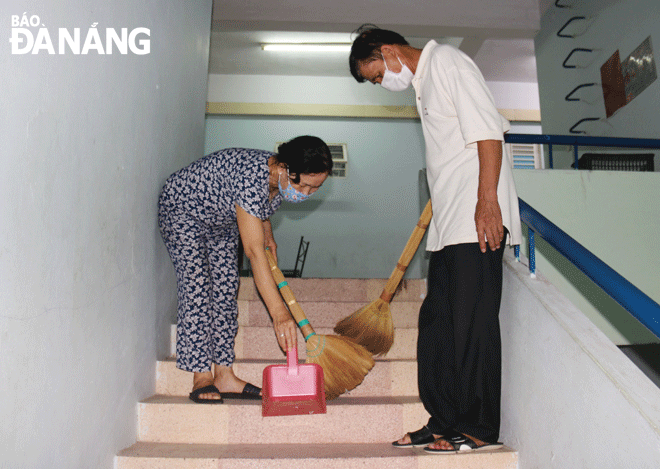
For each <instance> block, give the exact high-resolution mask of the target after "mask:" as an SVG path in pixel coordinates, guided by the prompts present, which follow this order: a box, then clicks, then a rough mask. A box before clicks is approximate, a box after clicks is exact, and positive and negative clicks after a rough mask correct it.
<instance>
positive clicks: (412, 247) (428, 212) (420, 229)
mask: <svg viewBox="0 0 660 469" xmlns="http://www.w3.org/2000/svg"><path fill="white" fill-rule="evenodd" d="M432 217H433V210H432V208H431V201H430V200H429V201H428V203H427V204H426V207H424V211H423V212H422V214H421V215H420V217H419V221H418V222H417V225H415V228H414V229H413V232H412V234H411V235H410V238H409V239H408V242H407V243H406V246H405V247H404V248H403V252H402V253H401V257H399V262H398V263H397V264H396V267H395V268H394V270H393V271H392V275H390V279H389V280H388V281H387V284H386V285H385V288H384V289H383V293H382V294H381V295H380V299H381V300H383V301H385V302H387V303H389V302H390V301H392V298H394V292H395V291H396V288H397V287H398V286H399V282H401V279H402V278H403V274H405V273H406V269H407V268H408V265H409V264H410V261H411V260H412V258H413V256H414V255H415V252H416V251H417V248H418V247H419V243H420V242H421V241H422V238H423V237H424V233H425V232H426V228H427V227H428V226H429V223H430V222H431V218H432Z"/></svg>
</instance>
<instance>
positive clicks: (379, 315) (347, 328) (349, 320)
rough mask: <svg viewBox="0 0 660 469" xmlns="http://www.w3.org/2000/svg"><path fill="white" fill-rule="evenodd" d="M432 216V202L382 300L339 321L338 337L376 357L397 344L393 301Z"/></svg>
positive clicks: (403, 254) (411, 236) (409, 242)
mask: <svg viewBox="0 0 660 469" xmlns="http://www.w3.org/2000/svg"><path fill="white" fill-rule="evenodd" d="M432 216H433V211H432V209H431V201H430V200H429V201H428V203H427V204H426V207H425V208H424V211H423V212H422V215H421V216H420V217H419V221H418V222H417V226H415V228H414V229H413V232H412V234H411V235H410V238H409V239H408V242H407V243H406V246H405V248H404V249H403V253H401V257H399V262H398V263H397V265H396V267H395V268H394V270H393V271H392V275H390V278H389V280H388V281H387V284H386V285H385V288H384V289H383V293H381V295H380V298H378V299H377V300H375V301H373V302H371V303H370V304H368V305H367V306H365V307H364V308H362V309H359V310H357V311H356V312H354V313H353V314H351V315H350V316H348V317H346V318H344V319H342V320H341V321H339V322H338V323H337V325H336V326H335V329H334V331H335V332H336V333H337V334H340V335H342V336H344V337H349V338H351V339H353V340H355V341H356V342H357V343H358V344H360V345H363V346H364V347H365V348H366V349H367V350H369V351H370V352H371V353H372V354H374V355H383V354H386V353H387V352H388V351H389V350H390V348H391V347H392V342H394V325H393V324H392V313H391V312H390V302H391V301H392V298H393V297H394V293H395V292H396V289H397V287H398V286H399V283H400V282H401V279H402V278H403V274H405V273H406V269H407V268H408V265H409V264H410V261H411V260H412V257H413V256H414V255H415V252H416V251H417V247H418V246H419V243H420V242H421V241H422V238H423V237H424V233H425V232H426V228H427V227H428V226H429V223H430V222H431V217H432Z"/></svg>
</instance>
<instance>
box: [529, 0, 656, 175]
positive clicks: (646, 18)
mask: <svg viewBox="0 0 660 469" xmlns="http://www.w3.org/2000/svg"><path fill="white" fill-rule="evenodd" d="M658 15H660V2H658V1H657V0H616V1H615V0H602V1H598V2H572V8H570V9H566V8H562V9H558V8H555V7H554V6H552V7H550V8H549V9H548V11H547V13H546V14H545V16H544V17H543V19H542V21H541V31H540V32H539V34H538V35H537V36H536V39H535V49H536V64H537V68H538V82H539V94H540V102H541V111H542V114H543V131H544V133H548V134H562V135H563V134H568V132H569V129H570V128H571V127H572V126H573V125H574V124H575V123H576V122H578V121H579V120H581V119H583V118H586V117H598V118H601V119H602V120H600V121H596V122H587V123H584V124H582V125H580V127H579V129H578V130H585V131H587V134H588V135H594V136H611V137H635V138H657V137H658V134H659V133H660V122H659V121H658V119H657V109H658V107H659V106H660V82H659V81H658V80H656V81H655V82H654V83H653V84H651V86H649V87H648V88H647V89H646V90H645V91H643V92H642V94H641V95H639V96H638V97H637V98H635V99H633V100H632V101H631V102H630V103H628V104H627V105H626V106H624V107H623V108H622V109H620V110H619V111H618V112H617V113H615V114H614V115H613V116H612V117H610V118H609V119H605V104H604V100H603V92H602V88H601V85H600V83H601V78H600V67H601V66H602V65H603V64H604V63H605V62H606V61H607V60H608V59H609V58H610V57H611V56H612V54H614V52H615V51H616V50H618V51H619V55H620V59H621V60H622V61H623V60H625V59H626V58H627V57H628V55H630V53H631V52H632V51H633V50H634V49H636V48H637V46H639V45H640V44H641V43H642V42H643V41H644V39H646V38H647V37H648V36H651V41H652V43H653V45H654V47H655V51H656V53H655V60H656V67H657V56H658V54H657V51H658V47H660V23H658V21H657V19H658ZM573 16H586V17H587V18H589V21H588V22H584V21H574V22H573V23H571V24H570V25H569V26H568V27H567V28H566V29H565V31H564V32H565V33H568V34H572V33H576V34H579V35H578V36H577V37H575V38H560V37H557V35H556V33H557V31H559V29H560V28H561V27H562V26H563V25H564V24H565V23H566V22H567V21H568V20H569V19H570V18H571V17H573ZM578 47H579V48H586V49H592V50H593V52H591V53H587V52H576V53H574V54H573V56H572V57H571V59H570V61H569V64H572V65H577V66H578V67H577V68H575V69H565V68H563V67H562V63H563V62H564V60H565V59H566V57H567V56H568V55H569V53H570V52H571V51H572V50H573V49H574V48H578ZM584 83H597V86H594V87H591V88H583V89H582V90H579V91H578V92H577V93H576V94H575V95H574V97H579V98H582V101H580V102H568V101H565V99H564V97H565V96H566V95H567V94H568V93H569V92H571V90H573V89H574V88H575V87H576V86H578V85H581V84H584ZM569 164H570V161H569ZM658 164H660V161H658V157H657V156H656V165H658ZM557 167H561V166H557Z"/></svg>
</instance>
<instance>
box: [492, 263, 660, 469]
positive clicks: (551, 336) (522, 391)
mask: <svg viewBox="0 0 660 469" xmlns="http://www.w3.org/2000/svg"><path fill="white" fill-rule="evenodd" d="M500 323H501V326H502V427H501V432H500V438H501V440H502V441H504V442H505V443H506V444H507V445H509V446H510V447H512V448H515V449H516V450H517V451H518V461H519V463H518V464H519V467H520V468H521V469H531V468H535V469H555V468H556V469H565V468H580V469H620V468H635V469H655V468H657V467H660V428H659V427H658V422H660V389H658V387H657V386H656V385H655V384H654V383H653V382H652V381H651V380H650V379H649V378H647V377H646V376H645V375H644V374H643V373H642V371H640V370H639V369H638V368H637V367H636V365H635V364H633V363H632V362H631V361H630V360H629V359H628V358H627V357H626V356H625V355H624V354H623V353H622V352H621V351H620V350H619V349H618V348H617V347H616V346H615V345H614V344H612V342H610V341H609V340H608V339H607V338H606V337H605V336H604V335H603V333H602V332H601V331H599V330H598V329H597V328H596V327H594V325H593V324H592V323H591V322H590V321H589V320H588V319H587V318H586V317H585V316H584V315H583V314H582V313H581V312H580V311H579V309H578V308H576V307H575V306H574V305H573V304H572V303H571V302H570V301H568V300H567V298H566V297H565V296H563V295H562V294H561V293H559V291H558V290H557V288H555V287H554V286H553V285H552V284H551V283H549V282H548V281H546V280H545V279H544V278H543V277H541V276H540V277H538V278H536V279H531V278H530V277H529V275H528V273H527V270H526V266H524V265H523V264H521V263H516V262H515V261H514V260H512V258H511V257H510V254H509V255H507V256H506V257H505V268H504V293H503V297H502V307H501V310H500Z"/></svg>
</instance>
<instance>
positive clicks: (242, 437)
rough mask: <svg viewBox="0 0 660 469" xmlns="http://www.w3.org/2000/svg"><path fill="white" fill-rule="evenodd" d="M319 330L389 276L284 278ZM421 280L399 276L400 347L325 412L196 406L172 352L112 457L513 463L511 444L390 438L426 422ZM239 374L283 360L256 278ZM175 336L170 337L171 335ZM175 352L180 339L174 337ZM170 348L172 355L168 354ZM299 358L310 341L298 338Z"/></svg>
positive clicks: (159, 462) (119, 462)
mask: <svg viewBox="0 0 660 469" xmlns="http://www.w3.org/2000/svg"><path fill="white" fill-rule="evenodd" d="M288 281H289V285H290V286H291V288H292V290H293V292H294V293H295V295H296V298H297V300H298V302H299V303H300V305H301V307H302V308H303V310H304V311H305V313H306V315H307V317H308V318H309V320H310V322H311V324H312V326H313V327H314V329H315V330H316V331H317V332H318V333H319V334H333V332H332V327H333V326H334V325H335V324H336V322H337V321H338V320H340V319H341V318H344V317H346V316H348V315H349V314H351V313H353V312H354V311H355V310H357V309H359V308H361V307H362V306H365V305H367V304H368V303H369V302H371V301H372V300H373V299H375V298H377V297H378V296H379V295H380V293H381V291H382V289H383V287H384V284H385V281H384V280H364V279H359V280H345V279H288ZM424 292H425V285H424V282H423V281H420V280H409V281H404V282H402V285H401V287H400V291H399V292H398V293H397V295H396V296H395V299H394V301H393V303H392V307H391V309H392V312H393V317H394V324H395V328H396V336H395V341H394V346H393V347H392V350H391V351H390V352H389V353H388V355H387V357H386V358H379V359H376V366H375V367H374V368H373V369H372V371H371V372H370V373H369V374H368V375H367V377H366V378H365V380H364V382H363V383H362V384H361V385H360V386H358V387H357V388H356V389H354V390H353V391H351V392H349V393H346V394H344V395H342V396H340V397H339V398H337V399H335V400H332V401H328V409H327V414H321V415H309V416H288V417H266V418H264V417H262V416H261V402H260V401H240V400H225V402H224V404H222V405H200V404H195V403H193V402H192V401H190V400H189V399H188V397H187V396H188V393H189V392H190V388H191V385H192V378H191V375H190V374H189V373H185V372H182V371H180V370H177V369H176V367H175V363H174V357H173V356H172V357H171V358H168V359H167V360H163V361H160V362H158V364H157V370H156V373H157V380H156V382H157V384H156V395H154V396H152V397H150V398H148V399H146V400H145V401H143V402H140V403H139V404H138V442H137V443H136V444H135V445H133V446H131V447H129V448H127V449H125V450H123V451H121V453H119V455H118V456H117V457H116V462H115V466H116V468H118V469H147V468H149V469H153V468H163V469H184V468H185V469H193V468H195V469H200V468H201V469H206V468H223V469H224V468H237V469H247V468H254V469H257V468H273V469H292V468H299V467H303V466H307V467H312V468H314V469H339V468H341V469H344V468H347V469H348V468H363V469H370V468H374V469H376V468H378V469H382V468H410V469H412V468H420V469H423V468H450V467H451V468H466V469H468V468H488V469H514V468H517V467H518V465H517V464H518V463H517V454H516V452H514V451H512V450H511V449H509V448H503V449H500V450H497V451H492V452H479V453H471V454H460V455H429V454H426V453H424V452H423V451H422V450H421V449H420V448H416V449H410V448H407V449H397V448H394V447H393V446H392V445H391V444H390V442H391V441H393V440H395V439H397V438H399V437H400V436H401V435H403V434H404V433H405V432H407V431H412V430H417V429H418V428H420V427H421V426H422V425H423V424H424V423H426V421H427V419H428V415H427V414H426V412H425V410H424V408H423V406H422V404H421V403H420V401H419V398H418V397H417V384H416V383H417V378H416V373H417V369H416V368H417V367H416V363H415V344H416V336H417V333H416V326H417V313H418V310H419V306H420V304H421V301H422V299H423V296H424ZM239 311H240V314H239V322H240V325H241V327H240V328H239V332H238V336H237V338H236V347H235V349H236V357H237V361H236V363H235V364H234V369H235V371H236V374H237V375H238V376H240V377H241V378H243V379H246V380H248V381H250V382H252V383H254V384H256V385H258V386H261V380H262V371H263V369H264V367H266V366H267V365H269V364H272V363H285V356H284V355H283V354H282V352H281V351H280V349H279V347H278V346H277V343H276V341H275V337H274V335H273V330H272V327H271V326H270V321H269V317H268V313H267V312H266V309H265V307H264V305H263V303H262V302H261V301H260V300H259V297H258V295H257V293H256V289H255V287H254V283H253V281H252V279H250V278H243V279H242V280H241V288H240V291H239ZM174 332H175V331H174V327H173V333H172V340H173V341H174V337H175V333H174ZM172 351H174V342H173V344H172ZM172 353H174V352H172ZM299 356H300V357H301V360H302V359H303V358H304V357H305V345H304V342H303V340H302V338H301V337H300V336H299Z"/></svg>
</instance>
